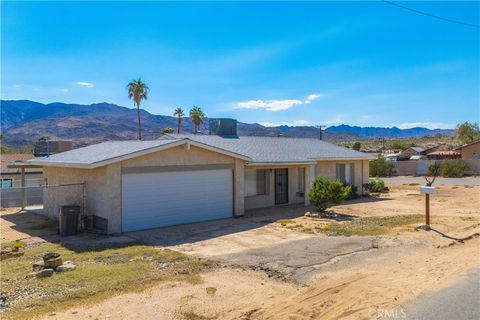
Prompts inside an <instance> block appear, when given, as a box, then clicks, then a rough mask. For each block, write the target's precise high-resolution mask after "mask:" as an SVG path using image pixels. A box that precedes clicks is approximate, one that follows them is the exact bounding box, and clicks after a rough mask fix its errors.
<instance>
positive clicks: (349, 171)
mask: <svg viewBox="0 0 480 320" xmlns="http://www.w3.org/2000/svg"><path fill="white" fill-rule="evenodd" d="M354 169H355V165H354V164H353V163H337V179H338V180H340V181H341V182H343V183H344V184H351V185H353V184H354V181H355V170H354Z"/></svg>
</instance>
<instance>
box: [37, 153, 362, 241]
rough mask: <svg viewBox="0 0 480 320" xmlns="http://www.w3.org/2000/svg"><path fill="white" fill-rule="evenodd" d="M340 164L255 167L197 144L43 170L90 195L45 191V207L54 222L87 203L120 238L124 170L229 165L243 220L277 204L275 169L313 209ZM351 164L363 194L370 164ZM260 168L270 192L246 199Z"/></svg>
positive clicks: (293, 196) (293, 197)
mask: <svg viewBox="0 0 480 320" xmlns="http://www.w3.org/2000/svg"><path fill="white" fill-rule="evenodd" d="M338 162H339V161H319V162H317V164H316V165H315V164H303V165H289V166H250V165H247V163H246V162H245V161H244V160H242V159H239V158H234V157H232V156H230V155H225V154H222V153H218V152H215V151H210V150H206V149H203V148H200V147H196V146H193V145H182V146H177V147H173V148H170V149H167V150H162V151H157V152H153V153H150V154H147V155H142V156H139V157H136V158H131V159H128V160H124V161H120V162H116V163H113V164H108V165H105V166H102V167H98V168H95V169H78V168H62V167H44V177H45V178H46V179H47V182H48V184H49V185H55V184H71V183H82V182H85V190H86V194H85V199H84V198H83V192H82V188H83V187H82V186H81V185H75V186H61V187H50V188H46V189H45V190H44V204H45V205H44V207H45V212H46V214H47V215H48V216H49V217H51V218H58V214H59V212H58V210H59V207H60V206H62V205H80V206H82V205H83V202H84V201H85V213H86V214H93V215H97V216H100V217H103V218H106V219H108V232H109V233H120V232H122V170H126V168H128V169H132V168H139V167H142V168H143V167H162V166H183V165H229V166H231V167H232V168H233V169H232V175H233V193H234V195H233V199H234V200H233V202H234V203H233V207H234V215H236V216H239V215H243V214H244V211H245V210H249V209H254V208H262V207H270V206H274V205H275V189H274V188H275V187H274V186H275V176H274V171H273V169H275V168H288V177H289V179H288V180H289V204H293V203H304V204H308V196H307V195H308V191H309V190H310V186H311V183H312V182H313V179H314V178H315V177H317V176H319V175H324V176H328V177H331V178H336V169H335V168H336V167H335V165H336V163H338ZM346 163H355V185H357V186H358V187H359V189H358V190H359V193H361V190H362V189H361V186H362V183H364V182H367V181H368V161H363V162H362V161H347V162H346ZM362 163H363V171H362ZM257 168H262V169H268V170H267V179H268V183H267V188H268V190H267V191H268V192H267V194H266V195H262V196H253V197H245V171H246V170H255V169H257ZM298 168H305V196H300V195H299V194H298ZM270 169H272V170H270ZM362 179H363V180H362ZM139 187H141V186H139Z"/></svg>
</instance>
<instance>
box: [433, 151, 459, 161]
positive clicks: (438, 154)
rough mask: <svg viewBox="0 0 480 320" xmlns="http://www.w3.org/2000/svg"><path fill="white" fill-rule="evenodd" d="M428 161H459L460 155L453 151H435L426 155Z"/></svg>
mask: <svg viewBox="0 0 480 320" xmlns="http://www.w3.org/2000/svg"><path fill="white" fill-rule="evenodd" d="M427 157H428V159H429V160H447V159H450V160H452V159H460V158H461V157H462V154H461V153H460V152H458V151H455V150H445V151H442V150H437V151H433V152H429V153H427Z"/></svg>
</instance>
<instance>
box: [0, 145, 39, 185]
mask: <svg viewBox="0 0 480 320" xmlns="http://www.w3.org/2000/svg"><path fill="white" fill-rule="evenodd" d="M33 158H34V156H33V155H32V154H23V153H18V154H2V155H1V163H2V165H1V172H0V176H1V188H2V189H7V188H17V187H21V186H22V172H21V170H22V169H21V168H20V167H16V166H15V164H20V163H23V162H25V161H27V160H30V159H33ZM24 170H25V186H26V187H36V186H39V185H40V184H41V182H42V177H43V175H42V174H43V172H42V168H25V169H24Z"/></svg>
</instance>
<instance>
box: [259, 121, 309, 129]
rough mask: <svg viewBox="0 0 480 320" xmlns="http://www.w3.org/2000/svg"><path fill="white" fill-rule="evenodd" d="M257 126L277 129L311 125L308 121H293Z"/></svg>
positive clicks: (263, 123) (265, 123)
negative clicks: (279, 127)
mask: <svg viewBox="0 0 480 320" xmlns="http://www.w3.org/2000/svg"><path fill="white" fill-rule="evenodd" d="M258 124H260V125H262V126H264V127H278V126H290V127H305V126H311V125H313V123H312V122H310V121H308V120H294V121H281V122H259V123H258Z"/></svg>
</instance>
